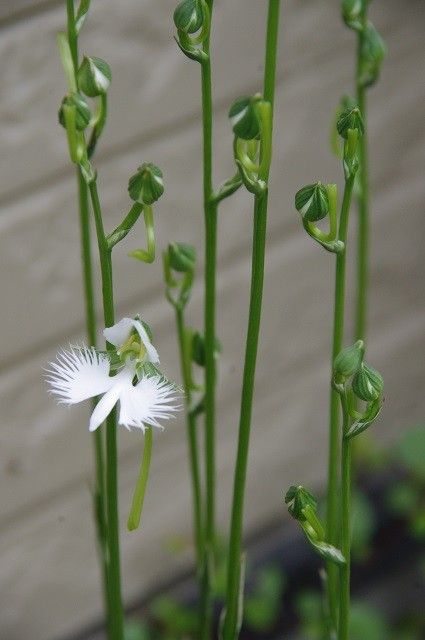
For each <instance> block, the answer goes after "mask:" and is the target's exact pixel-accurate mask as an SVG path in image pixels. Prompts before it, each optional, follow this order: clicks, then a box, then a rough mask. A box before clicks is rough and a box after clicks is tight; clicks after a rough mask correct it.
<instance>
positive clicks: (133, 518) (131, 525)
mask: <svg viewBox="0 0 425 640" xmlns="http://www.w3.org/2000/svg"><path fill="white" fill-rule="evenodd" d="M152 444H153V428H152V427H146V430H145V435H144V445H143V456H142V461H141V463H140V470H139V477H138V478H137V482H136V486H135V488H134V493H133V500H132V503H131V509H130V515H129V516H128V521H127V528H128V530H129V531H134V530H135V529H137V528H138V527H139V525H140V517H141V515H142V510H143V503H144V501H145V494H146V486H147V483H148V478H149V469H150V466H151V458H152Z"/></svg>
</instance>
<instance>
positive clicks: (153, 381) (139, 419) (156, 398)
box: [118, 376, 178, 430]
mask: <svg viewBox="0 0 425 640" xmlns="http://www.w3.org/2000/svg"><path fill="white" fill-rule="evenodd" d="M177 409H178V407H177V406H176V392H175V389H174V387H173V386H172V385H170V384H169V383H168V382H166V381H165V380H163V379H162V378H160V377H159V376H153V377H150V378H148V377H145V378H142V379H141V380H140V382H138V383H137V385H136V386H132V385H131V386H125V387H123V389H122V392H121V395H120V413H119V419H118V422H119V424H120V425H123V426H125V427H127V428H131V427H137V428H139V429H143V430H144V429H145V426H153V427H159V428H161V425H160V422H159V421H161V420H168V418H170V417H171V416H172V415H173V413H174V412H175V411H177Z"/></svg>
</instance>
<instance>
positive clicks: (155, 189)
mask: <svg viewBox="0 0 425 640" xmlns="http://www.w3.org/2000/svg"><path fill="white" fill-rule="evenodd" d="M128 193H129V195H130V198H131V199H132V200H134V202H140V204H146V205H151V204H153V203H154V202H156V201H157V200H158V199H159V198H160V197H161V196H162V194H163V193H164V182H163V179H162V171H161V169H159V168H158V167H157V166H156V165H154V164H152V163H151V162H144V163H143V164H142V165H141V166H140V167H139V168H138V169H137V172H136V173H135V174H134V175H133V176H131V178H130V180H129V182H128Z"/></svg>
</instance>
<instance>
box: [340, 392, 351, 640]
mask: <svg viewBox="0 0 425 640" xmlns="http://www.w3.org/2000/svg"><path fill="white" fill-rule="evenodd" d="M341 404H342V413H343V425H342V436H343V437H342V451H341V551H342V554H343V556H344V558H345V564H344V565H341V567H340V586H339V624H338V640H349V625H350V553H351V543H350V536H351V524H350V510H351V505H350V502H351V440H349V439H348V438H345V437H344V436H345V434H346V433H347V431H348V429H349V428H350V419H349V413H348V407H347V399H346V397H345V393H344V395H343V396H341Z"/></svg>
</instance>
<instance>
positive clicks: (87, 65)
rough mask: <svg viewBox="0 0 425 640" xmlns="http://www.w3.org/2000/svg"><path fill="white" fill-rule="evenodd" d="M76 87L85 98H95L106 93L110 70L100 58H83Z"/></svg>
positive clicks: (109, 81) (109, 82)
mask: <svg viewBox="0 0 425 640" xmlns="http://www.w3.org/2000/svg"><path fill="white" fill-rule="evenodd" d="M77 80H78V86H79V87H80V89H81V91H82V92H83V93H85V95H86V96H89V97H90V98H95V97H96V96H100V95H103V94H104V93H106V92H107V90H108V88H109V85H110V84H111V69H110V67H109V64H108V63H107V62H105V60H102V59H101V58H89V57H88V56H84V58H83V61H82V63H81V65H80V68H79V69H78V74H77Z"/></svg>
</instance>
